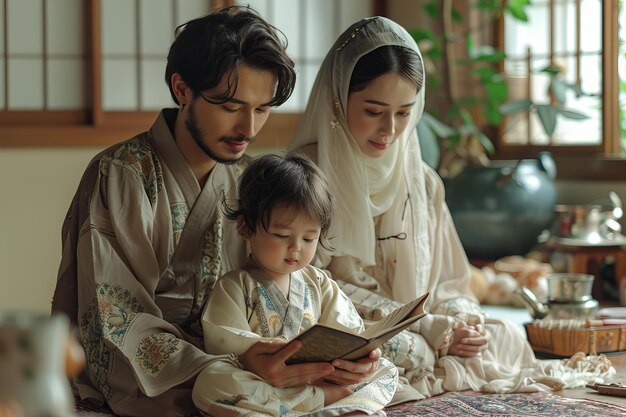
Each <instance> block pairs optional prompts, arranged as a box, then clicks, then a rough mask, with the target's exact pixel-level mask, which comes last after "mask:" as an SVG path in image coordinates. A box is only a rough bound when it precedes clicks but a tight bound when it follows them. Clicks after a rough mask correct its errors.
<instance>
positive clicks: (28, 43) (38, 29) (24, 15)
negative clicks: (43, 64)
mask: <svg viewBox="0 0 626 417" xmlns="http://www.w3.org/2000/svg"><path fill="white" fill-rule="evenodd" d="M7 2H8V3H7V10H8V16H7V20H8V38H9V39H8V44H9V45H8V52H9V54H41V53H42V52H43V44H42V37H43V33H42V27H43V25H42V24H41V19H42V16H43V9H42V4H41V0H7Z"/></svg>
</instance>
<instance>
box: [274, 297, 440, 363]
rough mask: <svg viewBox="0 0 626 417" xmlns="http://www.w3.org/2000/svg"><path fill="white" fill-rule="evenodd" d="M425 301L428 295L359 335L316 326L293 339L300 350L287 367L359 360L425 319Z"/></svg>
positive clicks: (395, 311) (320, 325)
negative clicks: (335, 360) (302, 363)
mask: <svg viewBox="0 0 626 417" xmlns="http://www.w3.org/2000/svg"><path fill="white" fill-rule="evenodd" d="M427 298H428V293H426V294H424V295H422V296H421V297H419V298H416V299H415V300H413V301H411V302H409V303H407V304H405V305H403V306H401V307H398V308H397V309H396V310H394V311H393V312H391V313H390V314H389V315H387V316H386V317H384V318H383V319H381V320H379V321H378V322H376V323H374V324H373V325H372V326H370V327H369V328H368V329H367V330H365V331H363V332H362V333H360V334H355V333H351V332H350V331H349V330H342V329H337V328H334V327H330V326H325V325H323V324H316V325H315V326H313V327H311V328H309V329H307V330H306V331H304V332H302V333H301V334H300V335H298V336H297V337H296V338H295V339H294V340H299V341H300V342H302V348H300V350H298V351H297V352H296V353H294V354H293V355H292V356H291V357H290V358H289V359H287V361H286V363H287V364H292V363H301V362H331V361H333V360H334V359H338V358H341V359H347V360H357V359H360V358H362V357H364V356H366V355H367V354H368V353H369V352H371V351H372V350H374V349H376V348H379V347H381V346H382V345H383V344H385V342H386V341H387V340H389V339H391V338H392V337H393V336H395V335H396V334H398V333H400V332H401V331H402V330H404V329H406V328H407V327H409V326H410V325H411V324H413V323H414V322H416V321H417V320H419V319H421V318H422V317H424V316H425V315H426V314H427V313H426V312H425V311H424V303H425V302H426V299H427Z"/></svg>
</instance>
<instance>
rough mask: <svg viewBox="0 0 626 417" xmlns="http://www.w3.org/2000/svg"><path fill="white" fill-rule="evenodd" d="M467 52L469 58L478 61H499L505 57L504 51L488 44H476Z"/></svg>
mask: <svg viewBox="0 0 626 417" xmlns="http://www.w3.org/2000/svg"><path fill="white" fill-rule="evenodd" d="M467 53H468V55H469V57H470V59H472V60H474V61H479V62H499V61H502V60H503V59H504V58H505V55H504V52H502V51H501V50H499V49H496V48H494V47H493V46H490V45H476V46H474V47H473V48H472V49H469V50H468V51H467Z"/></svg>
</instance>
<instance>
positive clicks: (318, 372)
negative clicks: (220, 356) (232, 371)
mask: <svg viewBox="0 0 626 417" xmlns="http://www.w3.org/2000/svg"><path fill="white" fill-rule="evenodd" d="M301 347H302V343H300V342H299V341H293V342H291V343H287V342H283V341H275V342H265V341H262V342H257V343H255V344H254V345H252V346H251V347H250V348H249V349H248V350H247V351H245V352H244V353H242V354H241V355H239V362H240V363H241V364H242V365H243V367H244V369H245V370H246V371H249V372H252V373H254V374H256V375H258V376H260V377H261V378H263V379H264V380H266V381H267V382H269V383H270V384H272V385H273V386H275V387H278V388H285V387H293V386H296V385H302V384H312V383H313V382H314V381H316V380H318V379H320V378H323V377H327V376H328V375H330V374H331V373H332V372H333V371H334V370H335V368H334V367H333V366H332V365H331V364H329V363H326V362H310V363H298V364H294V365H287V364H285V361H286V360H287V359H289V357H290V356H291V355H293V354H294V353H296V351H298V349H300V348H301Z"/></svg>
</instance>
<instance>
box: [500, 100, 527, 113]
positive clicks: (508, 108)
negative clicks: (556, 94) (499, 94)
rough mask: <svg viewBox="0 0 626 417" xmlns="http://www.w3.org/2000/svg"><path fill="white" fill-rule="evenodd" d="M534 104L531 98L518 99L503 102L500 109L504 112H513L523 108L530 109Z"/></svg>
mask: <svg viewBox="0 0 626 417" xmlns="http://www.w3.org/2000/svg"><path fill="white" fill-rule="evenodd" d="M532 105H533V102H532V101H531V100H528V99H526V100H516V101H509V102H508V103H504V104H502V105H501V106H500V107H499V108H498V109H499V110H500V113H502V114H512V113H517V112H520V111H523V110H528V109H529V108H530V107H531V106H532Z"/></svg>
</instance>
